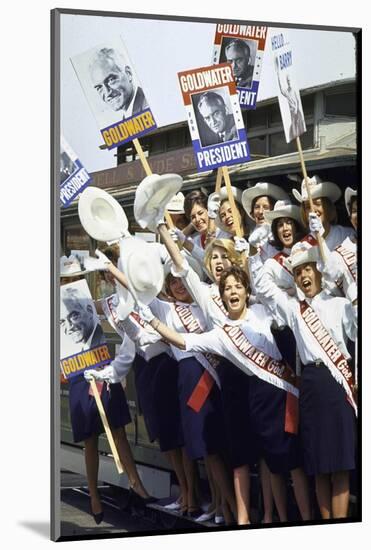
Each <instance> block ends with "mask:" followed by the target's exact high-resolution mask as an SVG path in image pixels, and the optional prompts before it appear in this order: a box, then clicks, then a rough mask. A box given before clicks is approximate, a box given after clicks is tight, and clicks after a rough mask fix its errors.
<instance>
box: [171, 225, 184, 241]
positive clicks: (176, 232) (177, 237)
mask: <svg viewBox="0 0 371 550" xmlns="http://www.w3.org/2000/svg"><path fill="white" fill-rule="evenodd" d="M169 233H170V237H171V238H172V239H173V241H174V242H175V243H178V242H179V243H182V244H183V243H184V242H185V241H186V239H187V237H186V236H185V235H184V233H183V231H181V230H180V229H178V228H177V227H174V229H169Z"/></svg>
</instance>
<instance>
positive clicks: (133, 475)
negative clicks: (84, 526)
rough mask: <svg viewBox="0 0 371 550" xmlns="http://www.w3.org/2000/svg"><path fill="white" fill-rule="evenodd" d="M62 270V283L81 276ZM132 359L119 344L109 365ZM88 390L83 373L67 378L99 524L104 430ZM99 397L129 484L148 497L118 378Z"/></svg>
mask: <svg viewBox="0 0 371 550" xmlns="http://www.w3.org/2000/svg"><path fill="white" fill-rule="evenodd" d="M77 264H78V262H77ZM78 265H79V264H78ZM69 268H70V266H69ZM63 271H64V270H63V266H61V275H62V276H61V285H65V284H67V283H71V282H73V281H76V280H80V279H82V278H83V276H81V275H75V276H72V277H71V276H69V277H63ZM75 271H76V270H75ZM79 271H80V270H77V271H76V273H78V272H79ZM132 359H133V356H132V355H131V350H130V349H129V348H128V347H127V346H121V348H120V352H119V354H118V356H117V357H116V358H115V359H114V361H113V363H111V364H116V365H117V367H118V368H122V367H124V368H125V366H126V365H127V364H129V363H131V361H132ZM89 390H90V384H89V382H88V381H87V380H85V378H84V375H83V374H81V375H77V376H75V377H73V378H72V379H71V380H70V381H69V405H70V416H71V425H72V432H73V439H74V442H75V443H78V442H81V441H83V442H84V454H85V465H86V476H87V481H88V488H89V494H90V508H91V513H92V515H93V518H94V521H95V522H96V524H97V525H98V524H100V523H101V522H102V521H103V517H104V513H103V509H102V504H101V501H100V496H99V492H98V469H99V453H98V437H99V435H100V434H101V433H103V431H104V428H103V425H102V422H101V419H100V416H99V413H98V409H97V406H96V403H95V400H94V397H93V396H92V395H91V392H90V391H89ZM101 399H102V403H103V406H104V408H105V411H106V413H107V418H108V422H109V424H110V427H111V431H112V436H113V438H114V440H115V443H116V446H117V450H118V453H119V457H120V460H121V462H122V464H123V466H124V469H125V471H126V472H127V475H128V479H129V484H130V487H131V488H132V489H133V491H134V492H135V493H136V494H137V495H139V497H143V498H148V497H149V495H148V493H147V491H146V490H145V488H144V486H143V484H142V482H141V480H140V478H139V476H138V472H137V469H136V466H135V462H134V459H133V456H132V453H131V449H130V446H129V443H128V441H127V437H126V433H125V426H126V425H127V424H129V423H130V422H131V418H130V412H129V408H128V405H127V401H126V396H125V392H124V390H123V387H122V385H121V384H120V383H119V380H118V379H116V380H115V381H114V383H112V384H110V386H109V388H108V386H107V384H106V383H103V386H102V392H101Z"/></svg>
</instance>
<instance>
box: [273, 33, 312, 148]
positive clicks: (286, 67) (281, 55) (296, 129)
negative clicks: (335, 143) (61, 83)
mask: <svg viewBox="0 0 371 550" xmlns="http://www.w3.org/2000/svg"><path fill="white" fill-rule="evenodd" d="M274 31H275V32H274V34H272V36H271V38H270V42H271V48H272V53H273V62H274V68H275V71H276V75H277V84H278V101H279V105H280V111H281V116H282V122H283V127H284V130H285V138H286V141H287V143H289V142H290V141H292V140H293V139H295V138H297V137H299V136H301V134H304V132H306V130H307V128H306V125H305V119H304V112H303V106H302V104H301V98H300V91H299V88H298V87H297V85H296V82H295V78H294V56H293V51H292V47H291V45H290V42H289V41H288V38H287V31H286V30H285V32H281V31H280V30H279V29H274Z"/></svg>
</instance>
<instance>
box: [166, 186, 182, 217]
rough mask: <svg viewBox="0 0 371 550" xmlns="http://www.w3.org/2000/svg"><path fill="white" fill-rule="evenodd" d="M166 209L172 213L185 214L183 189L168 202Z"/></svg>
mask: <svg viewBox="0 0 371 550" xmlns="http://www.w3.org/2000/svg"><path fill="white" fill-rule="evenodd" d="M166 210H167V211H168V212H169V213H170V214H184V195H183V193H182V192H181V191H179V193H177V194H176V195H174V197H173V198H172V199H171V200H170V201H169V202H168V203H167V205H166Z"/></svg>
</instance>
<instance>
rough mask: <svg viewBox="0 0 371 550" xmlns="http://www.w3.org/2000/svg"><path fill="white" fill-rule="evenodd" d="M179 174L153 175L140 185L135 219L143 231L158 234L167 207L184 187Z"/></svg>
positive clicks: (136, 200) (135, 202) (135, 207)
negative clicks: (158, 227)
mask: <svg viewBox="0 0 371 550" xmlns="http://www.w3.org/2000/svg"><path fill="white" fill-rule="evenodd" d="M182 184H183V179H182V177H181V176H178V174H163V175H162V176H159V175H158V174H151V175H150V176H146V177H145V178H144V180H143V181H141V183H140V184H139V185H138V187H137V190H136V192H135V200H134V217H135V219H136V221H137V222H138V223H139V225H140V227H141V228H142V229H149V230H150V231H153V232H154V233H155V232H156V228H157V223H158V222H159V220H160V219H161V218H163V217H164V214H165V210H166V205H167V204H168V202H169V201H170V199H172V198H173V197H174V195H176V193H177V192H178V191H179V189H180V188H181V187H182Z"/></svg>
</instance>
